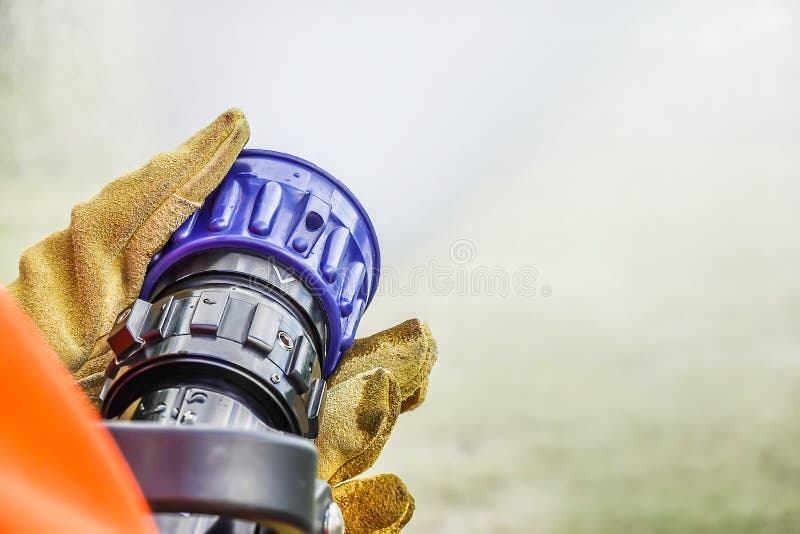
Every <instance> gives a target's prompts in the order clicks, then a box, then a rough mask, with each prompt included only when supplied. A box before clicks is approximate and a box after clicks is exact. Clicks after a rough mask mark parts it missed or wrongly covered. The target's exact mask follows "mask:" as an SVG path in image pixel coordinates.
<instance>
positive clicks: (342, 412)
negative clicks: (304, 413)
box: [316, 368, 401, 484]
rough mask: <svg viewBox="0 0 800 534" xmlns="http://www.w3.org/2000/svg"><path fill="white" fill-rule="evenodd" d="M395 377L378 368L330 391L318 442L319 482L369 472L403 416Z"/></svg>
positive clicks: (332, 482) (334, 481)
mask: <svg viewBox="0 0 800 534" xmlns="http://www.w3.org/2000/svg"><path fill="white" fill-rule="evenodd" d="M400 402H401V400H400V396H399V395H398V390H397V385H396V383H395V381H394V378H393V376H392V373H391V372H390V371H388V370H386V369H382V368H378V369H372V370H370V371H367V372H364V373H361V374H358V375H356V376H353V377H351V378H349V379H348V380H346V381H344V382H341V383H339V384H337V385H336V387H332V388H330V389H329V390H328V394H327V399H326V401H325V412H324V413H323V415H322V421H321V422H320V431H319V437H318V438H317V440H316V446H317V450H318V451H319V466H318V475H317V476H319V478H321V479H323V480H327V481H328V482H329V483H330V484H336V483H337V482H340V481H342V480H346V479H348V478H352V477H353V476H355V475H357V474H359V473H361V472H363V471H364V470H365V469H368V468H369V467H370V466H371V465H372V464H373V463H375V460H376V459H377V458H378V455H379V454H380V452H381V449H383V446H384V444H386V440H387V439H388V438H389V434H390V433H391V431H392V428H393V427H394V424H395V422H396V421H397V416H398V415H399V414H400Z"/></svg>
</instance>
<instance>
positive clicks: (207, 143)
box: [70, 109, 249, 261]
mask: <svg viewBox="0 0 800 534" xmlns="http://www.w3.org/2000/svg"><path fill="white" fill-rule="evenodd" d="M248 136H249V127H248V125H247V120H246V119H245V117H244V114H243V113H242V112H241V111H240V110H236V109H233V110H229V111H226V112H225V113H223V114H222V115H220V116H219V117H217V119H216V120H214V122H212V123H211V124H209V125H208V126H207V127H205V128H203V129H202V130H200V131H199V132H197V133H196V134H194V135H193V136H192V137H190V138H189V139H188V140H187V141H185V142H184V143H183V144H181V145H180V146H179V147H178V148H177V149H175V150H173V151H172V152H164V153H161V154H158V155H156V156H154V157H153V158H152V159H151V160H150V161H149V162H147V163H146V164H145V165H144V166H143V167H141V168H140V169H137V170H135V171H133V172H131V173H128V174H126V175H124V176H122V177H120V178H118V179H116V180H114V181H113V182H111V183H109V184H108V185H106V186H105V187H104V188H103V189H102V190H101V191H100V192H99V193H98V194H97V195H95V197H93V198H92V199H90V200H88V201H86V202H84V203H81V204H78V205H76V206H75V208H73V210H72V219H71V223H70V227H71V230H72V231H73V232H74V233H77V234H79V235H80V236H81V239H82V240H83V241H84V243H83V244H84V245H85V248H87V249H88V250H87V252H86V253H87V254H92V255H93V256H94V257H95V258H108V260H109V261H111V260H112V259H113V258H115V257H116V256H117V255H118V254H119V253H120V252H121V251H122V249H123V248H124V247H125V246H126V244H127V243H128V242H129V241H130V239H131V237H132V236H133V234H134V233H135V232H137V230H139V229H140V228H141V227H142V225H143V224H145V223H146V222H147V221H148V220H151V219H152V216H153V214H154V213H155V212H157V211H158V210H159V208H160V207H161V206H162V205H163V204H164V203H165V202H168V201H169V200H170V199H171V198H172V197H173V195H177V196H179V197H183V198H185V199H186V202H189V203H195V204H197V203H200V202H202V200H203V199H204V198H205V196H206V195H208V193H210V192H211V191H212V190H213V188H214V187H216V185H217V184H218V183H219V182H220V181H221V180H222V178H223V177H224V176H225V173H226V172H227V171H228V169H229V168H230V165H231V164H232V163H233V161H234V159H235V158H236V156H237V155H238V153H239V152H240V150H241V148H242V146H244V143H245V142H246V141H247V138H248ZM181 214H182V215H183V213H181ZM185 218H186V217H185V216H184V219H185ZM168 222H169V224H170V227H169V228H165V229H164V232H163V234H165V237H168V236H169V235H170V234H171V233H172V232H173V231H174V230H175V229H176V228H177V227H178V226H179V225H180V223H181V220H178V219H177V218H174V219H171V220H170V219H168ZM161 241H162V243H159V246H160V245H163V241H164V240H161ZM155 248H156V249H157V248H158V247H157V246H156V247H155Z"/></svg>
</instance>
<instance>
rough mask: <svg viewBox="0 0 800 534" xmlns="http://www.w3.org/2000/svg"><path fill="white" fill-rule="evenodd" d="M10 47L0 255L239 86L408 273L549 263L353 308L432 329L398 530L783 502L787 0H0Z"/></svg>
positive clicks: (493, 527) (792, 212) (393, 457)
mask: <svg viewBox="0 0 800 534" xmlns="http://www.w3.org/2000/svg"><path fill="white" fill-rule="evenodd" d="M0 46H1V47H2V48H0V69H1V70H0V113H2V115H0V147H2V149H1V150H0V258H2V260H1V261H0V282H8V281H11V280H13V279H14V277H15V276H16V263H17V258H18V257H19V255H20V253H21V252H22V251H23V250H24V249H25V248H26V247H27V246H29V245H31V244H33V243H34V242H36V241H37V240H39V239H41V238H43V237H44V236H46V235H47V234H49V233H51V232H53V231H55V230H57V229H59V228H62V227H64V226H65V225H66V224H67V222H68V220H69V212H70V208H71V206H72V205H73V204H74V203H76V202H78V201H81V200H83V199H85V198H87V197H89V196H91V195H93V194H94V193H95V192H96V191H97V190H98V189H99V188H100V187H101V186H102V185H103V184H104V183H106V182H107V181H109V180H110V179H112V178H113V177H115V176H118V175H120V174H122V173H124V172H126V171H128V170H131V169H133V168H135V167H137V166H139V165H141V164H142V163H143V162H144V161H146V160H147V159H148V158H149V157H150V156H151V155H152V154H154V153H155V152H158V151H161V150H165V149H169V148H172V147H174V146H175V145H177V144H178V143H179V142H180V141H181V140H182V139H183V138H185V137H187V136H188V135H190V134H191V133H193V132H194V131H195V130H197V129H198V128H200V127H202V126H203V125H205V124H206V123H207V122H208V121H210V120H211V119H213V118H214V117H215V116H216V115H217V114H218V113H219V112H221V111H223V110H225V109H226V108H228V107H232V106H238V107H241V108H243V109H244V111H245V112H246V114H247V116H248V119H249V121H250V124H251V128H252V132H253V134H252V138H251V141H250V143H249V146H251V147H263V148H272V149H278V150H282V151H286V152H290V153H294V154H297V155H300V156H302V157H304V158H306V159H309V160H311V161H313V162H315V163H317V164H318V165H320V166H322V167H323V168H325V169H327V170H329V171H331V172H332V173H333V174H334V175H336V176H337V177H339V178H340V179H341V180H343V181H344V182H345V183H347V184H348V185H349V186H350V188H351V189H352V190H353V191H354V192H355V193H356V194H357V196H358V197H359V199H361V200H362V202H363V204H364V205H365V206H366V207H367V209H368V211H369V213H370V214H371V216H372V218H373V221H374V223H375V226H376V228H377V231H378V233H379V235H380V239H381V249H382V253H383V261H384V264H385V265H387V266H390V267H391V268H392V269H394V270H395V271H396V272H397V273H398V274H399V277H400V280H401V282H402V281H403V280H405V281H406V282H405V284H406V285H407V283H408V282H407V280H408V277H409V276H411V273H413V272H414V268H415V266H427V265H430V262H431V261H436V262H438V263H437V264H438V265H444V266H449V268H451V269H453V272H454V273H455V272H462V273H466V276H468V277H469V276H472V274H474V272H475V271H474V270H475V269H478V268H480V267H481V266H490V267H496V268H501V269H504V270H505V272H508V273H510V274H511V273H514V272H516V271H517V270H519V269H520V268H521V267H524V266H528V267H534V268H535V269H537V271H538V273H539V276H538V278H537V279H536V281H535V283H534V286H535V287H536V288H537V294H536V295H535V296H522V295H519V294H514V292H513V291H511V294H509V295H507V296H502V295H498V294H496V292H494V294H493V292H492V291H489V290H487V289H486V288H485V287H484V288H482V289H480V290H478V291H470V292H467V294H463V295H459V294H457V292H456V291H455V290H453V291H451V292H450V293H449V294H442V293H446V291H443V290H442V289H441V288H440V289H438V290H437V289H436V288H431V287H430V284H429V283H428V279H424V280H423V281H422V284H421V286H420V287H419V288H417V289H416V290H415V291H407V292H406V293H410V294H405V295H390V294H387V292H385V291H384V292H383V294H381V296H380V297H379V298H377V299H376V300H375V301H374V302H373V304H372V306H371V308H370V310H369V311H368V313H367V315H366V317H365V320H364V322H363V323H362V326H361V329H360V333H361V334H362V335H366V334H369V333H373V332H376V331H378V330H381V329H383V328H386V327H388V326H391V325H392V324H395V323H397V322H400V321H402V320H404V319H406V318H409V317H413V316H418V317H420V318H422V319H423V320H426V321H428V322H429V323H430V325H431V328H432V329H433V332H434V333H435V335H436V336H437V339H438V341H439V347H440V357H439V362H438V364H437V366H436V368H435V369H434V372H433V375H432V380H431V386H430V390H429V395H428V399H427V401H426V403H425V405H423V406H422V407H421V408H420V409H418V410H417V411H415V412H413V413H411V414H407V415H404V416H403V417H401V420H400V422H399V424H398V426H397V428H396V431H395V433H394V435H393V437H392V439H391V440H390V441H389V444H388V446H387V448H386V450H385V452H384V454H383V456H382V458H381V459H380V461H379V462H378V464H377V465H376V466H375V468H374V469H373V472H396V473H398V474H400V475H401V476H402V477H403V478H404V479H405V481H406V482H407V484H408V486H409V487H410V489H411V490H412V492H413V493H414V495H415V496H416V498H417V511H416V513H415V517H414V519H413V520H412V522H411V524H410V525H409V528H408V531H409V532H416V533H422V532H445V533H457V532H538V533H556V532H558V533H561V532H564V533H567V532H569V533H598V532H599V533H620V532H631V533H668V532H702V533H720V534H722V533H725V534H730V533H739V532H741V533H744V532H769V533H773V532H781V533H783V532H786V533H790V532H797V531H798V530H800V418H798V408H800V354H798V347H799V346H800V333H799V332H800V321H799V319H800V311H799V310H800V280H799V279H798V266H799V264H800V239H798V235H797V230H798V228H799V227H800V209H798V207H799V203H800V200H799V199H800V182H798V180H799V179H800V174H799V171H800V152H798V147H800V104H799V103H798V102H799V100H798V94H800V6H799V5H798V4H797V2H795V1H793V0H786V1H764V2H751V1H747V2H745V1H730V0H726V1H723V0H720V1H717V2H708V1H685V2H615V1H612V2H602V3H601V2H591V1H589V0H585V1H564V2H520V3H488V2H487V3H482V4H469V3H465V2H438V3H431V2H419V3H416V2H401V3H382V4H379V3H367V2H338V3H334V2H308V3H297V2H295V3H288V2H224V3H223V2H185V1H184V2H171V3H155V2H132V1H129V2H113V3H112V2H88V1H70V2H67V1H53V0H44V1H40V2H23V1H22V0H0ZM461 240H466V241H461ZM454 242H458V243H461V244H464V243H467V246H468V247H472V248H471V249H470V251H472V252H474V255H473V256H470V257H469V258H468V259H469V261H467V262H466V263H457V262H456V261H454V259H453V258H451V257H450V256H451V245H452V244H453V243H454ZM459 269H460V271H459ZM471 273H472V274H471ZM547 290H549V291H551V292H552V293H551V294H550V295H549V296H545V293H547Z"/></svg>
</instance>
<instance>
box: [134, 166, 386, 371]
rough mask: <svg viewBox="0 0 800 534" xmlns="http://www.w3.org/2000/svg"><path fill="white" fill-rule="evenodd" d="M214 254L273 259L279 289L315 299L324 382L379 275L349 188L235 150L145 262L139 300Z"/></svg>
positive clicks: (373, 240) (368, 227)
mask: <svg viewBox="0 0 800 534" xmlns="http://www.w3.org/2000/svg"><path fill="white" fill-rule="evenodd" d="M219 248H225V249H233V250H240V251H247V252H249V253H252V254H255V255H258V256H261V257H265V258H272V259H274V260H276V262H278V263H279V264H281V266H285V267H289V268H290V269H291V270H292V271H294V274H293V276H291V277H285V276H284V277H283V278H281V280H280V281H281V283H286V284H291V283H303V284H305V286H306V287H307V288H308V289H309V290H310V291H311V292H312V294H313V295H314V296H315V297H316V298H317V299H318V300H319V302H320V303H321V305H322V307H323V308H324V310H325V314H326V315H327V327H328V336H327V347H326V354H325V356H324V359H323V367H322V375H323V377H325V378H327V377H329V376H330V375H331V374H332V373H333V371H334V370H335V369H336V367H337V365H338V364H339V360H340V358H341V354H342V352H343V351H345V350H347V349H348V348H349V347H350V345H351V344H352V343H353V339H354V337H355V333H356V328H357V327H358V323H359V321H360V320H361V316H362V315H363V313H364V310H365V309H366V307H367V305H368V304H369V302H370V301H371V300H372V297H373V296H374V294H375V291H376V289H377V286H378V275H379V271H380V251H379V250H378V239H377V236H376V235H375V229H374V228H373V226H372V222H371V221H370V219H369V216H368V215H367V213H366V211H365V210H364V208H363V206H361V203H359V202H358V200H357V199H356V198H355V196H353V194H352V193H351V192H350V190H349V189H347V187H345V186H344V185H343V184H342V183H341V182H339V181H338V180H337V179H336V178H334V177H333V176H331V175H330V174H328V173H327V172H325V171H324V170H322V169H320V168H319V167H317V166H315V165H313V164H311V163H309V162H307V161H305V160H303V159H300V158H298V157H295V156H291V155H289V154H283V153H280V152H272V151H268V150H243V151H242V152H241V154H239V157H238V158H237V159H236V161H235V162H234V164H233V166H232V167H231V169H230V171H229V172H228V175H227V176H226V177H225V179H224V180H223V181H222V183H221V184H220V186H219V187H218V188H217V189H216V190H215V191H214V192H213V193H212V194H211V195H209V197H208V199H206V202H205V203H204V204H203V206H202V207H201V208H200V209H199V210H198V211H196V212H195V213H194V214H193V215H192V216H191V217H189V219H188V220H187V221H186V222H185V223H184V224H183V225H182V226H181V227H180V228H178V230H176V231H175V233H174V234H173V235H172V237H171V238H170V240H169V241H168V242H167V244H166V245H165V246H164V247H163V248H162V249H161V250H160V251H159V252H158V253H157V254H156V255H155V256H154V257H153V259H152V261H151V262H150V266H149V267H148V273H147V276H146V278H145V281H144V285H143V287H142V292H141V295H140V298H142V299H145V300H147V299H149V298H150V297H151V292H152V291H153V289H154V286H155V285H156V283H157V282H158V280H159V278H160V277H161V275H163V274H164V272H165V271H166V270H167V269H168V268H169V267H170V266H172V265H173V264H175V263H176V262H178V261H180V260H182V259H184V258H187V257H189V256H194V255H198V254H202V253H203V251H206V250H209V249H219ZM279 276H280V275H279ZM295 276H296V278H297V279H294V278H295Z"/></svg>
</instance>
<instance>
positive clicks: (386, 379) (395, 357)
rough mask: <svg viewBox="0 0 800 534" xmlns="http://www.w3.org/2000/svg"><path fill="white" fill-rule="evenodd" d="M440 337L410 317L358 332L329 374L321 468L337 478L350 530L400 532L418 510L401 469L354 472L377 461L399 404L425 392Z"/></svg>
mask: <svg viewBox="0 0 800 534" xmlns="http://www.w3.org/2000/svg"><path fill="white" fill-rule="evenodd" d="M435 361H436V343H435V342H434V340H433V338H432V337H431V334H430V330H428V327H427V326H425V325H424V324H423V323H421V322H420V321H419V320H418V319H410V320H408V321H406V322H404V323H402V324H399V325H397V326H395V327H393V328H390V329H389V330H385V331H383V332H380V333H378V334H375V335H374V336H370V337H368V338H364V339H357V340H356V341H355V343H353V346H352V347H351V348H350V350H349V351H347V353H346V354H345V355H344V357H343V358H342V361H341V363H340V364H339V367H338V368H337V370H336V372H335V373H334V374H333V376H331V378H330V379H329V381H328V388H329V389H328V397H327V400H326V402H325V413H324V414H323V417H322V422H321V426H320V432H319V437H318V438H317V442H316V443H317V449H318V450H319V469H318V472H317V476H318V477H319V478H321V479H323V480H327V481H328V483H329V484H330V485H331V486H333V498H334V500H335V501H336V502H337V503H338V504H339V507H340V508H341V509H342V512H343V514H344V519H345V528H346V531H347V532H348V534H361V533H367V532H381V533H387V534H388V533H395V532H399V531H400V529H401V528H402V527H403V525H405V524H406V523H407V522H408V521H409V519H411V514H412V513H413V512H414V499H413V498H412V497H411V494H410V493H409V492H408V490H407V489H406V486H405V484H403V481H402V480H400V479H399V478H398V477H397V476H396V475H377V476H373V477H370V478H364V479H356V480H350V479H351V478H352V477H354V476H356V475H358V474H360V473H362V472H363V471H364V470H366V469H368V468H369V467H370V466H372V464H373V463H375V460H376V459H377V458H378V455H379V454H380V452H381V449H383V446H384V444H385V443H386V440H387V439H388V438H389V434H390V433H391V431H392V428H394V424H395V422H396V421H397V416H398V415H400V413H401V412H405V411H408V410H413V409H414V408H416V407H417V406H419V404H420V403H422V401H423V400H424V399H425V392H426V389H427V387H428V374H429V373H430V371H431V367H432V366H433V363H434V362H435Z"/></svg>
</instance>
